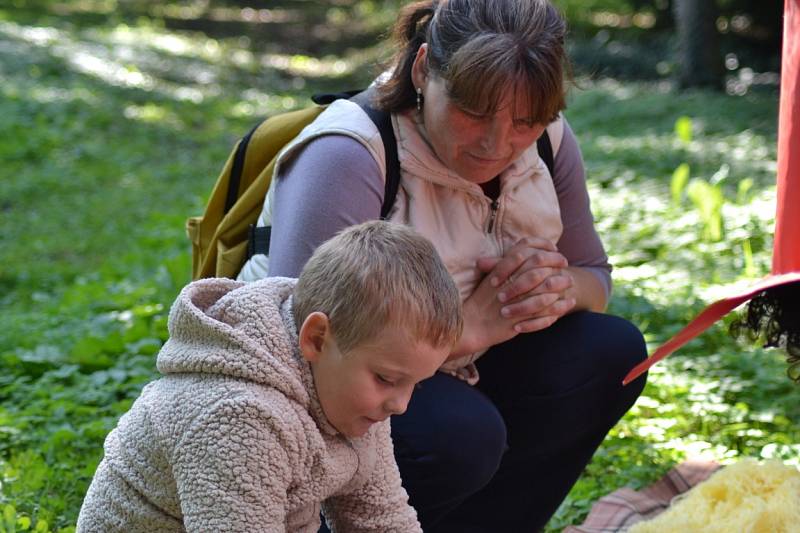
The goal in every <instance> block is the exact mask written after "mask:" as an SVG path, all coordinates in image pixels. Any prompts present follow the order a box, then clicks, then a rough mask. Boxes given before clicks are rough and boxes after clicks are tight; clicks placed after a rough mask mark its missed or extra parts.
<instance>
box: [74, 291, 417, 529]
mask: <svg viewBox="0 0 800 533" xmlns="http://www.w3.org/2000/svg"><path fill="white" fill-rule="evenodd" d="M294 286H295V281H294V280H292V279H288V278H271V279H265V280H262V281H258V282H253V283H248V284H244V283H242V282H237V281H232V280H224V279H207V280H200V281H197V282H194V283H192V284H190V285H188V286H187V287H186V288H184V290H183V291H182V292H181V294H180V295H179V297H178V299H177V301H176V302H175V304H174V305H173V307H172V309H171V311H170V316H169V332H170V339H169V340H168V341H167V342H166V344H165V345H164V347H163V348H162V350H161V352H160V353H159V355H158V361H157V366H158V370H159V371H160V372H161V373H162V374H163V375H164V376H163V377H162V378H160V379H158V380H157V381H154V382H152V383H150V384H148V385H147V386H146V387H145V388H144V390H143V391H142V394H141V396H140V397H139V398H138V399H137V400H136V402H135V403H134V404H133V406H132V407H131V410H130V411H129V412H128V413H126V414H125V415H124V416H123V417H122V418H121V419H120V421H119V424H118V426H117V427H116V428H115V429H114V430H113V431H112V432H111V433H110V434H109V435H108V437H107V439H106V442H105V456H104V458H103V460H102V462H101V463H100V465H99V466H98V468H97V472H96V473H95V477H94V479H93V481H92V484H91V486H90V488H89V491H88V493H87V495H86V499H85V500H84V502H83V506H82V508H81V512H80V516H79V518H78V532H102V533H113V532H120V533H121V532H126V533H139V532H141V533H144V532H147V533H156V532H178V531H213V532H217V531H248V532H251V531H266V532H278V531H289V532H307V533H316V532H317V530H318V528H319V525H320V522H319V514H320V510H322V511H323V513H324V514H325V517H326V521H327V522H328V524H329V526H330V527H331V529H332V531H335V532H366V531H373V532H403V533H406V532H415V531H421V529H420V526H419V522H418V521H417V519H416V513H415V512H414V510H413V508H411V507H410V506H409V505H408V496H407V494H406V492H405V490H403V488H402V487H401V484H400V475H399V472H398V470H397V466H396V464H395V462H394V456H393V449H392V442H391V436H390V428H389V421H388V420H387V421H385V422H382V423H378V424H375V425H374V426H372V428H371V429H370V430H369V432H368V433H367V434H366V435H364V436H363V437H359V438H355V439H348V438H346V437H345V436H343V435H341V434H340V433H338V432H337V431H336V430H335V429H334V428H333V427H332V426H331V425H330V424H329V422H328V421H327V419H326V418H325V415H324V413H323V411H322V408H321V406H320V404H319V399H318V397H317V395H316V391H315V388H314V383H313V377H312V374H311V369H310V367H309V365H308V363H307V362H306V361H305V360H304V359H302V357H301V356H300V354H299V350H298V343H297V329H296V327H295V324H294V319H293V317H292V312H291V307H292V306H291V299H292V298H291V295H292V291H293V289H294Z"/></svg>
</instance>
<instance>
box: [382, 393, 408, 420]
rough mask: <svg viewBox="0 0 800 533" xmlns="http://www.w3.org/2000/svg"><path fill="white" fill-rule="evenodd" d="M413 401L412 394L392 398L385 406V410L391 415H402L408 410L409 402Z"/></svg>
mask: <svg viewBox="0 0 800 533" xmlns="http://www.w3.org/2000/svg"><path fill="white" fill-rule="evenodd" d="M409 400H411V393H410V392H409V393H407V394H398V395H397V396H393V397H392V398H390V399H389V400H388V401H387V402H386V403H385V404H384V409H385V410H386V412H388V413H389V414H390V415H402V414H403V413H405V412H406V409H408V402H409Z"/></svg>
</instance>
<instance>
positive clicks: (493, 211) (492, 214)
mask: <svg viewBox="0 0 800 533" xmlns="http://www.w3.org/2000/svg"><path fill="white" fill-rule="evenodd" d="M490 209H491V212H490V213H489V229H487V230H486V233H491V232H492V230H493V229H494V219H495V218H496V217H497V200H492V205H491V207H490Z"/></svg>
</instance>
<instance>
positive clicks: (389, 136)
mask: <svg viewBox="0 0 800 533" xmlns="http://www.w3.org/2000/svg"><path fill="white" fill-rule="evenodd" d="M311 99H312V100H313V101H314V103H315V104H318V105H328V104H330V103H332V102H334V101H335V100H340V99H350V100H353V102H354V103H356V104H358V105H359V107H361V109H363V110H364V112H365V113H366V114H367V116H368V117H369V118H370V120H372V122H373V123H374V124H375V127H376V128H378V132H379V133H380V135H381V141H383V151H384V154H385V158H386V179H385V182H386V184H385V190H384V195H383V205H381V219H384V220H385V219H386V217H387V216H388V214H389V211H390V210H391V209H392V206H393V205H394V201H395V199H396V198H397V190H398V189H399V187H400V159H399V157H398V155H397V139H396V137H395V135H394V129H393V128H392V117H391V114H389V113H387V112H386V111H381V110H379V109H376V108H374V107H372V105H370V103H369V94H368V93H367V91H344V92H340V93H331V94H319V95H314V96H312V97H311ZM257 127H258V126H256V128H257ZM256 128H253V129H252V130H251V131H250V133H248V134H247V135H246V136H245V137H244V138H243V139H242V140H241V141H240V142H239V146H238V147H237V149H236V155H235V157H234V162H233V168H232V170H231V179H230V182H229V183H230V185H229V187H228V197H227V198H228V202H231V199H232V202H231V204H230V206H228V204H227V202H226V206H225V207H226V209H225V212H227V211H228V210H229V209H230V207H231V206H233V202H235V201H236V198H237V197H238V192H239V181H240V179H241V173H242V168H243V166H244V156H245V152H246V150H247V144H248V142H249V141H250V137H251V136H252V134H253V132H254V131H255V130H256ZM271 233H272V228H271V227H269V226H260V227H257V226H255V225H252V226H250V228H249V231H248V239H247V259H250V258H251V257H253V256H254V255H256V254H264V255H267V254H269V241H270V237H271Z"/></svg>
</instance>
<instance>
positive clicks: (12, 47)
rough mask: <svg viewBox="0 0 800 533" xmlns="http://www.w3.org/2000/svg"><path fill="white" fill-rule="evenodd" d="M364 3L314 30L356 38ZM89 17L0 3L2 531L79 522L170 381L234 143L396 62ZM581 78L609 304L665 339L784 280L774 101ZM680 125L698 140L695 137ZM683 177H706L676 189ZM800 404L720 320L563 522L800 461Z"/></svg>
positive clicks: (770, 95)
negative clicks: (740, 292) (698, 477)
mask: <svg viewBox="0 0 800 533" xmlns="http://www.w3.org/2000/svg"><path fill="white" fill-rule="evenodd" d="M18 4H20V5H23V4H24V5H29V4H25V3H24V2H18ZM101 4H102V3H97V2H96V3H91V4H89V3H87V4H86V5H90V6H94V7H93V9H95V11H98V10H99V7H98V6H101ZM363 4H364V5H366V6H368V5H372V6H373V7H372V8H371V9H374V10H375V9H378V8H377V7H376V4H370V3H368V2H367V3H363ZM76 5H77V4H76ZM103 5H104V4H103ZM342 5H343V6H345V7H342V8H339V9H340V10H343V9H345V8H346V6H347V5H348V4H346V3H343V4H342ZM284 9H285V10H286V13H290V14H291V13H292V12H294V11H292V10H293V9H295V10H297V9H300V8H299V7H297V6H296V5H295V3H292V2H289V1H287V2H285V7H284ZM361 9H362V11H361V12H358V11H354V12H349V11H346V10H345V11H339V12H335V11H334V12H325V13H321V14H316V15H313V16H315V17H322V18H321V19H320V20H324V21H327V22H330V23H331V24H333V26H334V27H336V24H340V26H341V25H343V24H346V22H347V20H348V17H350V16H354V17H355V16H361V17H364V14H365V13H366V14H367V15H369V9H367V8H364V7H363V6H362V8H361ZM364 9H367V11H366V12H365V11H363V10H364ZM353 13H355V14H353ZM90 15H91V14H83V15H81V13H72V14H69V13H67V14H63V13H62V14H61V15H59V16H54V15H52V13H51V14H50V15H44V14H41V13H39V12H38V11H36V10H35V9H13V10H12V9H10V8H8V7H3V5H2V4H0V117H2V120H0V161H2V165H0V227H2V228H3V230H2V232H0V362H2V365H3V370H4V371H3V372H2V375H0V507H2V506H5V507H4V509H3V516H2V518H0V531H3V530H9V531H10V530H12V529H13V528H12V527H10V526H9V524H16V526H15V527H17V529H18V530H24V529H26V527H29V528H31V529H33V528H34V527H38V528H39V531H47V530H53V531H70V530H71V529H70V528H72V527H73V526H74V521H75V518H76V516H77V511H78V509H79V506H80V502H81V500H82V497H83V494H84V492H85V490H86V488H87V486H88V483H89V481H90V479H91V476H92V473H93V471H94V468H95V467H96V465H97V462H98V461H99V459H100V457H101V454H102V442H103V439H104V437H105V435H106V433H107V432H108V431H109V430H110V429H111V428H112V427H113V426H114V425H115V423H116V420H117V418H118V417H119V416H120V415H121V414H122V413H123V412H125V410H126V409H127V408H128V407H129V405H130V404H131V402H132V400H133V399H134V398H135V397H136V396H137V394H138V392H139V390H140V389H141V387H142V386H143V384H144V383H146V382H147V381H148V380H150V379H151V378H152V377H153V376H154V375H155V368H154V359H155V358H154V355H155V353H156V352H157V350H158V348H159V347H160V345H161V343H162V342H163V341H164V339H165V338H166V314H167V311H168V307H169V305H170V303H171V301H172V299H173V298H174V296H175V295H176V293H177V291H178V290H179V289H180V287H181V286H182V285H183V284H184V283H186V282H187V281H188V279H189V270H190V258H189V251H188V250H189V245H188V241H187V240H186V238H185V235H184V232H183V222H184V219H185V218H186V217H187V216H189V215H193V214H197V213H199V212H200V211H201V209H202V206H203V203H204V198H205V197H206V195H207V194H208V193H209V191H210V188H211V185H212V184H213V181H214V179H215V178H216V174H217V172H218V171H219V169H220V167H221V165H222V163H223V162H224V160H225V158H226V156H227V154H228V151H229V149H230V147H231V146H232V144H233V142H234V141H235V140H236V138H237V137H238V136H240V135H241V134H242V133H244V132H246V131H247V130H248V129H249V128H250V126H251V125H252V124H253V123H255V122H256V121H257V120H258V118H259V117H261V116H263V115H265V114H270V113H274V112H277V111H281V110H283V109H287V108H293V107H297V106H301V105H304V102H305V95H308V94H311V93H313V92H316V91H325V90H331V89H338V88H351V87H357V86H360V85H363V84H364V83H365V82H366V81H367V80H369V79H370V77H371V75H372V74H373V71H372V70H370V67H369V65H370V63H371V62H372V61H374V60H375V59H376V58H378V57H382V54H383V51H382V50H381V49H380V48H377V47H372V46H371V45H370V43H373V41H374V37H375V35H376V34H377V30H376V29H375V28H374V27H372V26H370V25H368V24H365V25H363V26H358V27H361V28H362V29H363V35H362V36H363V39H362V41H360V44H359V45H358V46H355V45H353V47H350V48H347V49H344V50H343V49H341V48H340V49H338V51H336V50H335V47H334V45H333V44H332V43H335V42H336V39H335V35H334V36H333V37H330V36H326V35H321V36H316V37H314V38H310V39H308V40H307V42H306V41H303V42H302V43H297V49H292V47H291V44H292V42H291V41H287V40H285V39H284V40H280V39H277V40H276V42H277V43H278V44H277V45H274V46H271V45H269V43H268V42H267V43H262V44H260V45H258V46H256V45H255V44H254V43H253V42H250V43H247V42H243V41H241V39H239V38H238V37H236V36H230V37H226V36H225V35H224V34H223V35H217V36H216V37H214V38H212V37H209V36H208V35H207V33H204V32H201V31H199V30H198V28H195V29H194V30H180V31H178V30H172V29H168V27H169V25H165V24H162V23H158V22H153V20H152V19H150V18H140V15H136V14H134V15H125V14H124V13H123V14H115V15H113V16H112V15H108V14H107V15H104V16H98V15H91V16H90ZM114 17H116V18H114ZM380 20H383V19H380ZM172 24H173V25H175V24H176V23H175V22H174V21H173V23H172ZM279 29H280V28H279ZM204 31H205V29H204ZM280 31H285V32H286V35H289V36H291V35H292V31H295V30H292V28H291V27H289V28H284V29H283V30H280ZM314 41H316V42H314ZM354 42H355V41H354ZM278 45H280V46H278ZM314 50H320V51H321V52H314ZM581 85H582V87H583V88H582V89H581V90H576V91H574V92H573V94H572V97H571V100H570V108H569V110H568V111H567V116H568V118H569V120H570V123H571V124H572V127H573V129H574V130H575V131H576V132H577V134H578V137H579V140H580V141H581V146H582V149H583V152H584V156H585V159H586V164H587V175H588V178H589V183H590V189H591V193H592V199H593V209H594V213H595V217H596V219H597V224H598V228H599V231H600V232H601V234H602V237H603V239H604V241H605V243H606V245H607V249H608V251H609V253H610V255H611V257H612V261H613V262H614V264H615V266H616V271H615V279H616V285H615V287H616V288H615V294H614V298H613V301H612V304H611V311H612V312H614V313H617V314H620V315H622V316H625V317H627V318H629V319H631V320H633V321H634V322H635V323H637V324H638V325H639V326H640V328H641V329H642V331H644V332H645V335H646V337H647V339H648V341H649V342H650V343H651V344H652V345H653V346H655V345H656V344H657V343H659V342H661V341H663V340H665V339H666V338H668V337H669V336H670V335H671V334H672V333H674V332H675V331H677V330H678V329H679V328H680V327H681V326H682V325H683V324H685V322H686V321H687V320H688V319H689V318H691V316H692V315H693V313H695V312H696V311H697V310H699V309H700V307H701V306H702V303H703V302H707V301H709V300H711V299H713V298H715V297H717V296H719V295H721V294H723V293H724V287H725V286H728V285H730V284H733V283H741V282H745V283H746V282H747V280H748V279H752V278H754V277H757V276H760V275H763V274H765V273H766V272H768V270H769V261H770V250H771V233H772V217H773V212H774V205H773V202H774V185H773V183H774V172H775V161H776V154H775V137H776V134H775V129H776V126H775V125H776V110H777V96H776V94H775V93H774V92H769V91H761V92H751V93H749V94H747V95H745V96H742V97H733V96H726V95H721V94H713V93H709V92H693V93H676V92H673V91H671V90H670V89H669V88H668V87H666V86H664V85H663V84H662V85H658V84H637V83H619V82H615V81H612V80H606V81H601V82H591V81H585V82H582V84H581ZM682 116H686V117H690V119H691V129H692V133H691V138H687V137H685V136H684V138H683V139H681V138H680V137H679V135H677V134H676V131H675V123H676V121H677V120H678V119H679V117H682ZM682 163H687V164H688V165H689V183H688V184H685V185H684V186H682V187H678V188H677V189H676V196H675V199H673V192H672V191H671V180H672V175H673V171H674V170H675V169H676V168H677V167H678V166H679V165H680V164H682ZM747 179H749V180H752V185H751V187H750V188H749V189H748V188H747V187H743V186H742V185H741V183H743V182H745V180H747ZM692 180H697V181H696V182H695V185H692V184H691V182H692ZM701 183H706V184H708V185H707V186H706V189H707V190H713V189H715V190H717V191H719V193H721V195H722V196H721V198H722V199H721V200H719V201H717V202H716V204H715V205H716V208H717V209H718V212H719V216H718V220H719V221H721V222H722V234H721V236H720V239H719V240H713V239H711V238H710V237H709V234H708V229H709V227H710V225H711V224H713V218H714V217H711V218H708V217H707V218H705V219H704V218H703V217H702V216H701V214H700V209H699V207H700V206H701V205H703V203H704V202H707V201H708V200H707V199H706V197H696V196H695V197H694V199H692V195H690V194H689V191H690V189H692V187H694V189H697V188H698V187H701V185H698V184H701ZM711 207H714V206H711ZM746 249H749V250H751V251H752V255H751V256H750V255H747V254H745V253H744V250H746ZM796 398H797V389H796V388H795V387H794V386H793V385H792V384H791V383H790V382H789V380H788V379H787V378H786V376H785V365H784V364H783V362H782V360H781V357H780V355H779V354H776V353H774V352H767V351H763V350H760V349H751V348H749V347H746V346H741V345H738V344H737V343H735V342H734V341H732V340H731V339H730V338H729V337H728V335H727V334H726V332H725V330H724V327H723V326H722V325H720V326H715V327H714V328H712V329H711V330H710V331H709V332H708V333H707V334H706V335H704V336H703V337H701V338H700V339H698V340H695V341H693V342H691V343H690V344H689V345H687V346H686V347H685V348H684V349H682V350H681V351H680V352H679V353H678V354H676V355H674V356H673V357H671V358H670V359H668V360H667V361H665V362H664V363H662V364H660V365H658V366H657V367H656V369H655V370H654V371H653V372H652V373H651V377H650V381H649V384H648V386H647V388H646V389H645V392H644V396H643V397H642V399H641V400H640V401H639V402H638V403H637V406H636V407H635V408H634V409H633V410H632V411H631V412H630V413H629V414H628V415H627V416H626V417H625V418H624V420H623V421H622V422H621V423H620V424H619V425H618V426H617V427H616V428H615V429H614V430H613V431H612V433H611V435H609V437H608V439H607V440H606V442H605V443H604V445H603V447H602V448H601V449H600V451H599V452H598V454H597V455H596V457H595V459H594V461H593V462H592V463H591V465H590V466H589V468H588V469H587V471H586V473H585V475H584V476H583V477H582V478H581V480H580V481H579V482H578V484H577V485H576V486H575V488H574V489H573V491H572V493H571V494H570V496H569V498H568V499H567V501H566V502H565V503H564V505H562V507H561V509H560V510H559V512H558V514H557V515H556V517H555V518H554V519H553V521H552V522H551V524H550V528H549V529H550V530H552V531H556V530H559V529H560V528H562V527H563V526H565V525H567V524H571V523H576V522H580V521H581V520H582V518H583V516H584V515H585V513H586V512H587V511H588V509H589V507H590V505H591V503H592V501H594V500H596V499H597V498H598V497H600V496H601V495H603V494H606V493H608V492H610V491H612V490H614V489H616V488H619V487H621V486H624V485H632V486H634V487H640V486H643V485H645V484H647V483H650V482H653V481H655V480H656V479H658V477H659V476H660V475H662V474H663V473H664V472H665V471H666V470H667V469H669V468H670V467H671V466H672V465H674V464H675V463H676V462H678V461H680V460H682V459H684V458H686V457H689V456H696V455H698V454H705V455H708V456H710V457H713V458H715V459H717V460H720V461H732V460H735V459H737V458H738V457H743V456H753V457H773V456H774V457H781V458H783V459H785V460H790V461H794V462H797V458H798V456H799V455H800V446H798V443H800V425H798V423H797V420H800V405H799V404H798V402H797V401H796Z"/></svg>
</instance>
